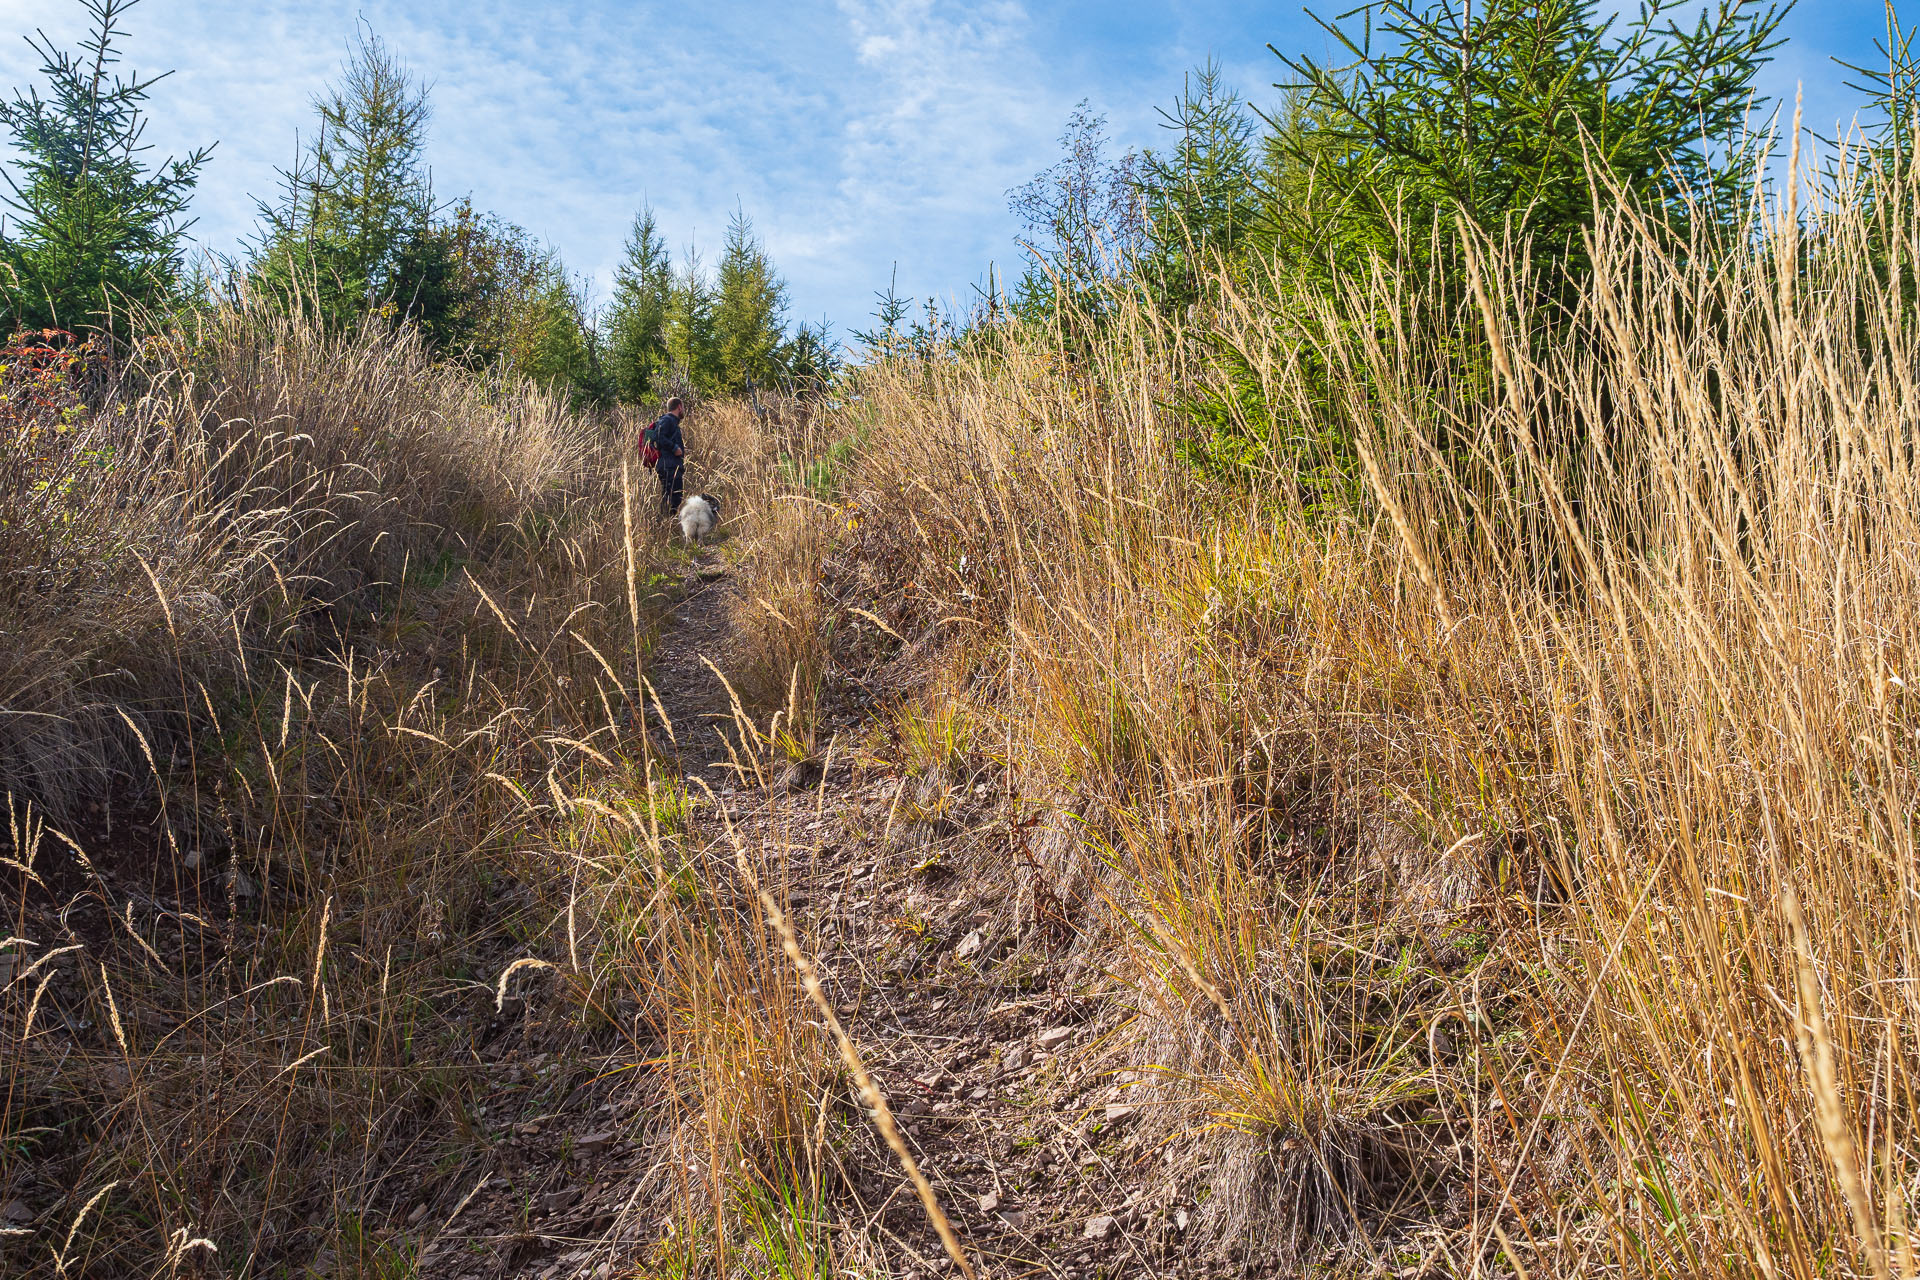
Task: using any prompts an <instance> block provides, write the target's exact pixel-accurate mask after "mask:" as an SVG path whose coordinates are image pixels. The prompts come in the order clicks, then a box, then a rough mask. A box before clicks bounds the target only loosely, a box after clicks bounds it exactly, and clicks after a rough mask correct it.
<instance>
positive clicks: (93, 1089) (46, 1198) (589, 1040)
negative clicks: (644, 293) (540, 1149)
mask: <svg viewBox="0 0 1920 1280" xmlns="http://www.w3.org/2000/svg"><path fill="white" fill-rule="evenodd" d="M69 407H70V408H71V407H72V406H69ZM61 425H63V426H64V427H65V428H66V429H65V430H64V431H61V432H59V433H58V436H59V439H60V440H61V441H62V442H63V446H64V447H65V449H66V451H67V452H66V453H65V454H64V455H61V456H59V457H56V458H55V460H54V462H55V465H66V466H68V469H69V471H70V472H71V473H72V474H73V475H74V476H76V477H78V478H80V479H81V480H83V481H84V483H83V484H77V485H72V486H68V487H66V488H65V489H63V490H61V496H62V500H63V502H64V505H61V504H60V503H55V502H49V501H47V500H46V498H45V493H46V490H36V491H33V495H37V496H34V499H33V502H31V503H30V502H29V501H28V500H27V497H26V496H22V495H18V494H16V495H13V496H14V497H15V498H16V499H18V501H17V502H16V505H15V506H13V507H10V508H9V509H8V510H9V518H8V519H7V520H6V521H5V527H6V528H7V529H8V531H9V538H10V540H9V542H8V543H7V546H6V554H7V556H8V559H7V560H6V561H5V563H4V566H3V567H4V569H5V571H6V578H5V580H4V581H5V583H6V585H7V589H8V590H9V591H10V592H11V595H10V597H9V598H10V600H11V601H12V602H13V605H14V607H15V610H14V612H13V613H11V614H10V620H9V624H8V626H7V627H6V629H5V632H4V634H0V671H4V672H6V673H9V674H8V675H7V676H6V677H5V678H6V679H8V680H10V681H11V683H8V684H6V685H4V686H0V708H3V709H4V710H0V762H4V766H5V768H6V772H5V773H4V775H0V783H4V788H5V790H6V792H7V796H8V814H9V822H10V826H9V829H8V834H7V836H5V837H4V838H0V848H4V851H5V855H6V861H5V862H4V864H0V865H3V867H4V875H5V877H6V882H7V884H8V893H9V896H8V900H7V901H8V908H9V910H8V913H7V914H8V917H9V919H8V922H7V925H6V926H5V927H4V928H3V929H0V934H3V935H5V941H4V943H0V1044H4V1045H5V1051H4V1053H0V1206H5V1207H7V1209H8V1216H7V1218H6V1220H5V1221H4V1222H0V1228H4V1230H5V1233H6V1234H5V1236H4V1237H0V1269H4V1270H6V1271H7V1273H8V1274H22V1275H75V1276H77V1275H103V1276H104V1275H172V1274H198V1273H200V1272H199V1271H197V1270H196V1268H198V1269H201V1270H204V1269H207V1268H211V1269H213V1270H215V1271H220V1272H223V1273H225V1272H230V1273H233V1274H289V1275H304V1274H314V1275H320V1274H324V1275H328V1276H360V1275H364V1276H380V1277H387V1278H391V1277H397V1276H401V1275H405V1274H409V1273H410V1272H411V1269H412V1268H413V1267H415V1266H416V1265H417V1263H418V1260H419V1255H420V1251H421V1249H422V1248H423V1247H424V1246H425V1245H426V1244H427V1243H430V1241H431V1239H432V1237H433V1235H434V1234H435V1232H436V1231H437V1230H438V1228H439V1226H440V1223H441V1217H442V1216H443V1215H445V1214H446V1213H448V1212H450V1211H451V1210H452V1209H453V1208H454V1207H455V1206H456V1205H457V1204H458V1203H459V1202H460V1201H461V1199H462V1196H463V1194H466V1193H470V1187H471V1185H472V1184H473V1183H474V1181H475V1178H476V1173H475V1170H476V1169H479V1170H484V1168H485V1162H486V1159H487V1154H486V1153H487V1152H488V1151H489V1150H490V1149H491V1148H492V1147H493V1146H494V1145H495V1144H496V1143H497V1142H498V1141H499V1140H500V1137H501V1135H502V1134H503V1133H504V1132H505V1131H506V1127H507V1126H509V1125H510V1124H511V1123H512V1121H513V1118H514V1115H515V1114H516V1112H517V1110H518V1109H519V1108H520V1106H522V1105H523V1103H524V1099H523V1097H522V1095H523V1094H524V1095H525V1098H532V1097H534V1096H535V1095H536V1094H538V1093H539V1092H540V1088H541V1081H539V1080H534V1081H532V1082H531V1083H529V1082H527V1080H526V1077H525V1072H524V1070H522V1069H520V1068H517V1067H511V1066H509V1065H508V1064H506V1063H505V1062H496V1061H495V1058H496V1057H497V1056H498V1055H497V1054H496V1053H495V1052H494V1050H493V1049H492V1048H490V1047H489V1046H490V1045H491V1044H492V1043H493V1042H494V1041H495V1040H496V1038H498V1037H500V1036H505V1037H506V1038H507V1039H508V1040H509V1041H511V1040H513V1039H514V1038H515V1037H516V1036H517V1037H520V1038H522V1039H526V1040H528V1041H529V1042H533V1043H539V1044H542V1045H545V1046H546V1047H547V1048H548V1049H549V1050H551V1051H552V1055H553V1056H554V1058H555V1059H556V1068H564V1070H559V1072H558V1075H557V1076H556V1077H555V1078H556V1079H557V1080H558V1082H559V1085H558V1087H559V1088H560V1090H561V1093H562V1094H564V1093H565V1092H566V1091H567V1090H568V1089H570V1088H572V1087H573V1082H575V1081H577V1080H578V1079H580V1078H581V1073H582V1072H589V1073H590V1072H592V1071H594V1070H600V1069H604V1068H605V1067H606V1066H607V1064H608V1063H609V1061H611V1062H613V1063H616V1064H618V1063H625V1064H626V1068H627V1069H628V1070H631V1071H633V1072H635V1073H637V1075H638V1076H639V1077H641V1078H644V1079H645V1080H646V1081H647V1082H648V1083H647V1088H649V1089H652V1090H653V1091H654V1092H655V1094H656V1095H657V1099H656V1100H657V1103H658V1105H657V1107H656V1108H655V1112H656V1114H659V1115H663V1116H670V1117H672V1120H671V1121H670V1122H669V1123H667V1124H665V1125H664V1127H663V1130H662V1132H661V1133H659V1134H657V1135H651V1136H653V1137H657V1138H658V1139H659V1140H660V1141H662V1142H663V1143H665V1144H666V1146H665V1147H664V1148H663V1149H666V1150H671V1151H675V1152H679V1153H681V1154H682V1155H683V1156H684V1159H681V1160H679V1161H676V1162H669V1164H668V1165H666V1166H664V1167H668V1168H671V1169H674V1170H677V1174H676V1176H675V1177H673V1178H670V1179H669V1184H670V1185H666V1186H663V1187H658V1188H655V1189H654V1190H655V1191H656V1192H657V1193H658V1194H659V1195H660V1196H661V1197H664V1198H663V1199H660V1200H658V1201H657V1202H655V1203H672V1204H677V1205H679V1206H680V1212H681V1213H682V1215H683V1217H684V1218H685V1220H686V1222H687V1223H698V1222H700V1221H702V1220H703V1219H704V1220H705V1221H707V1222H708V1223H710V1224H714V1225H715V1226H716V1227H717V1230H716V1231H715V1233H714V1234H715V1238H716V1241H717V1243H716V1244H713V1245H711V1246H708V1247H707V1248H706V1252H707V1254H708V1255H713V1254H714V1250H716V1249H717V1250H718V1255H717V1256H718V1257H719V1258H720V1259H721V1260H722V1262H723V1264H724V1259H725V1257H726V1256H727V1254H728V1253H729V1251H731V1250H734V1249H735V1248H737V1247H738V1246H737V1245H736V1244H735V1243H733V1242H734V1241H736V1240H737V1239H739V1238H742V1237H741V1233H742V1232H743V1231H745V1232H746V1234H747V1236H748V1237H751V1236H752V1231H751V1230H750V1229H749V1228H748V1227H743V1226H742V1225H741V1223H742V1221H743V1220H746V1219H751V1218H752V1214H751V1213H749V1212H748V1210H751V1209H753V1208H754V1207H755V1206H762V1207H764V1205H765V1204H766V1203H779V1202H782V1200H783V1199H787V1200H793V1199H794V1198H795V1197H797V1198H798V1199H797V1200H795V1202H796V1203H806V1204H813V1205H817V1204H818V1203H819V1201H820V1199H821V1196H822V1194H823V1193H822V1190H821V1188H822V1176H823V1175H822V1173H821V1169H820V1162H819V1153H820V1137H819V1135H818V1133H817V1132H816V1125H817V1121H818V1120H819V1119H820V1117H821V1116H822V1114H823V1112H822V1111H821V1107H822V1105H823V1102H824V1101H825V1100H826V1099H827V1098H828V1096H829V1094H830V1090H828V1088H827V1084H826V1082H828V1081H830V1080H831V1078H832V1066H831V1063H832V1059H831V1057H830V1052H831V1050H830V1048H829V1047H828V1046H827V1045H826V1044H825V1043H824V1042H823V1041H821V1040H820V1039H819V1038H818V1036H817V1035H816V1034H815V1033H814V1032H813V1031H812V1030H811V1023H810V1021H809V1018H808V1016H807V1015H806V1014H805V1012H804V1004H805V997H804V994H803V993H802V992H801V991H800V989H799V987H798V986H797V985H796V984H795V983H794V981H793V980H792V975H791V970H790V968H789V966H788V962H787V960H786V957H785V956H784V955H783V954H782V952H781V946H780V942H779V939H778V937H777V936H775V935H774V934H773V933H771V932H770V930H769V929H768V927H767V921H766V920H765V918H764V916H762V915H761V914H760V911H761V908H760V905H759V903H758V901H757V900H756V899H755V898H754V897H753V895H752V894H750V893H748V892H746V891H745V890H744V888H743V887H742V885H741V883H740V881H739V878H738V871H737V869H736V867H735V866H734V865H732V860H731V859H730V858H726V859H723V860H721V861H719V862H715V861H714V857H715V855H714V853H713V851H711V850H705V849H702V848H698V847H694V846H692V845H689V844H686V843H685V841H684V840H683V836H684V832H685V828H686V817H687V811H688V806H687V797H686V795H685V792H684V787H683V784H681V783H680V782H679V781H678V779H677V778H676V776H675V775H674V774H673V772H672V770H671V769H670V768H667V769H664V770H663V769H662V768H661V767H660V762H659V760H658V759H657V757H656V754H655V746H654V744H653V743H652V742H651V741H650V740H649V738H648V735H647V733H646V731H645V729H644V728H643V721H644V714H645V713H644V711H643V702H644V700H645V698H644V693H643V684H642V681H643V679H644V673H645V668H646V659H647V656H648V652H649V649H650V646H651V645H652V643H653V633H654V631H655V628H656V626H657V623H658V619H659V617H660V615H661V613H662V611H663V609H664V608H665V607H666V605H667V604H669V603H670V601H671V598H672V595H673V593H674V588H675V586H676V584H677V581H678V578H677V573H678V566H679V565H680V564H681V563H683V553H681V552H679V551H677V550H675V549H674V548H673V546H672V543H671V540H670V538H669V536H668V530H667V527H666V525H665V523H664V522H663V521H659V520H656V519H654V518H653V512H654V510H655V503H656V497H655V494H654V492H653V488H652V481H651V477H646V478H645V484H644V486H642V485H641V484H640V482H639V480H640V478H639V477H638V476H633V475H624V476H623V474H622V472H621V469H620V459H621V457H622V455H624V454H625V453H626V452H627V449H628V445H629V441H630V434H631V431H630V428H631V426H632V424H630V423H629V424H612V425H609V426H602V425H597V424H593V423H590V422H587V421H584V420H582V419H579V418H577V417H575V416H573V415H571V414H569V413H567V412H566V411H565V410H564V409H563V408H562V407H561V406H559V405H558V404H557V403H555V402H553V401H551V400H549V399H547V398H545V397H543V396H541V395H540V394H539V393H537V392H535V391H533V390H531V389H529V388H527V387H524V386H522V385H519V384H516V383H512V382H505V383H494V382H489V381H486V380H483V379H476V378H475V377H473V376H471V375H469V374H467V373H465V372H463V371H460V370H457V369H450V368H441V367H437V366H433V365H432V364H430V362H429V361H428V359H427V357H426V355H425V353H424V351H423V350H422V349H421V348H420V347H419V345H418V344H417V342H416V341H415V340H414V339H413V338H411V337H409V336H407V335H404V334H402V335H395V334H389V333H386V332H383V331H380V330H377V329H369V330H368V331H366V332H364V333H360V334H354V335H345V336H328V335H324V334H321V333H319V332H317V331H316V330H314V329H313V328H311V327H309V326H306V325H304V324H303V323H301V322H299V321H297V320H290V319H288V318H286V317H283V316H277V315H275V314H273V313H272V312H270V311H268V310H266V309H264V308H255V307H252V306H250V305H247V306H242V307H241V308H238V309H233V310H227V311H216V312H213V313H210V314H208V315H207V316H205V317H203V318H202V320H201V321H200V324H199V327H198V328H196V329H194V330H193V331H191V332H183V333H176V334H173V335H170V336H168V337H166V338H164V339H161V340H157V341H156V342H155V343H154V344H152V345H151V346H150V347H149V348H148V349H147V350H146V351H145V352H143V353H142V355H141V356H140V358H139V361H138V362H137V364H136V365H135V367H134V368H133V369H132V370H131V371H130V372H129V374H128V375H127V376H126V377H124V378H122V379H121V380H120V381H118V382H117V383H115V384H114V385H113V389H112V392H111V395H110V397H109V398H108V399H107V400H106V403H105V404H104V406H92V407H91V408H90V409H89V408H88V407H86V406H81V407H80V408H77V409H75V410H74V412H73V413H71V414H69V415H68V416H67V417H66V418H65V419H63V420H62V423H61ZM24 431H25V428H24V427H23V428H22V438H23V439H24V438H25V436H24ZM35 438H36V439H41V438H42V437H39V436H36V437H35ZM740 456H741V457H744V458H746V459H747V461H749V462H750V461H751V455H750V454H749V453H747V451H745V450H742V451H740ZM748 474H750V473H748ZM693 478H694V479H695V481H696V482H698V483H700V484H701V486H702V487H704V488H708V489H710V490H711V491H714V492H717V493H721V494H723V495H725V496H724V497H723V501H728V502H730V501H731V499H732V497H733V496H734V493H735V491H736V490H738V489H740V488H742V486H743V485H744V484H745V481H742V480H740V479H738V478H736V477H734V476H733V475H732V474H731V473H729V472H722V473H719V474H714V475H707V476H700V475H696V476H695V477H693ZM23 514H24V515H26V516H31V517H33V518H34V519H36V520H38V521H39V524H38V525H37V526H35V527H31V528H26V529H25V530H24V532H23V524H24V522H23V520H22V519H21V517H22V515H23ZM730 514H731V512H730ZM49 581H51V582H57V583H59V584H61V589H60V590H59V591H58V592H55V593H52V594H47V593H44V592H38V593H37V592H36V591H35V590H33V586H34V584H36V583H42V582H49ZM50 743H51V744H53V747H50V746H49V745H48V744H50ZM56 748H57V751H58V752H59V754H57V755H50V754H49V752H50V751H52V750H54V749H56ZM761 874H762V875H763V876H765V877H766V878H767V879H768V881H769V882H770V883H777V882H778V879H779V875H778V870H777V868H773V867H763V868H761ZM623 1009H624V1010H627V1011H628V1012H627V1014H626V1015H623V1013H622V1010H623ZM503 1090H504V1094H505V1098H506V1102H505V1104H504V1105H503V1103H502V1095H503ZM696 1175H697V1176H696ZM767 1196H772V1197H773V1199H772V1200H767V1199H766V1197H767ZM756 1197H759V1198H756ZM416 1202H417V1203H419V1204H422V1205H430V1206H432V1207H433V1209H434V1216H431V1217H427V1218H425V1220H424V1221H422V1220H421V1219H420V1216H419V1215H418V1214H409V1212H408V1211H409V1209H410V1208H412V1206H413V1205H414V1204H415V1203H416ZM22 1210H24V1212H22ZM743 1215H745V1218H744V1219H743ZM762 1216H764V1215H762ZM749 1226H750V1223H749ZM762 1234H764V1233H762ZM682 1238H683V1239H692V1238H695V1236H693V1235H687V1234H683V1236H682ZM796 1247H797V1246H796ZM702 1265H712V1257H711V1256H709V1259H708V1262H707V1263H705V1264H702Z"/></svg>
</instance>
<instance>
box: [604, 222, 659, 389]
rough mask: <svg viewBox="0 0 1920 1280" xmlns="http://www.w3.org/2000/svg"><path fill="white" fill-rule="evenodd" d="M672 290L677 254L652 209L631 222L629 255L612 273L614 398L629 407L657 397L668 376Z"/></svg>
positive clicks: (610, 357) (610, 353)
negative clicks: (668, 328) (671, 249)
mask: <svg viewBox="0 0 1920 1280" xmlns="http://www.w3.org/2000/svg"><path fill="white" fill-rule="evenodd" d="M673 290H674V275H673V254H672V253H671V251H670V250H668V248H667V242H666V237H665V236H664V235H662V234H661V232H660V227H659V224H658V223H657V222H656V221H655V219H654V216H653V210H652V208H651V207H643V208H642V209H641V210H640V212H639V214H638V215H637V216H635V218H634V220H633V233H632V234H631V235H629V236H628V237H627V246H626V254H625V256H624V257H623V258H622V260H621V262H620V265H619V266H618V267H617V268H615V270H614V278H613V301H612V303H611V304H610V305H609V307H608V309H607V318H606V325H605V328H606V335H607V366H608V375H609V377H610V378H611V380H612V384H613V390H614V393H615V394H616V395H617V396H618V398H619V399H620V400H622V401H624V402H626V403H628V404H640V403H642V402H644V401H646V400H648V399H650V398H652V397H654V396H656V395H657V394H658V392H657V389H656V388H657V386H658V384H659V383H660V382H661V381H662V380H663V379H664V377H665V375H666V372H667V365H668V354H667V315H668V310H669V308H670V307H671V306H672V302H673Z"/></svg>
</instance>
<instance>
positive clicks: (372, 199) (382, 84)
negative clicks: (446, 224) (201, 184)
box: [255, 32, 439, 323]
mask: <svg viewBox="0 0 1920 1280" xmlns="http://www.w3.org/2000/svg"><path fill="white" fill-rule="evenodd" d="M314 106H315V108H316V110H317V111H318V113H319V116H320V121H319V130H318V131H317V132H316V134H315V135H314V138H313V140H312V142H311V143H309V144H308V146H307V147H306V149H305V151H304V153H303V154H302V155H301V156H300V158H299V159H298V160H297V161H296V162H295V164H294V167H293V168H292V169H289V170H283V171H282V172H281V178H282V180H283V183H284V185H285V189H286V194H285V196H284V198H283V200H282V202H281V203H280V204H279V205H278V206H272V205H268V204H266V203H264V202H262V203H261V205H260V214H261V218H262V221H263V223H264V224H265V225H264V227H263V231H262V235H261V243H260V250H259V253H258V255H257V257H256V260H255V271H256V274H257V275H258V276H259V277H261V278H262V279H264V280H265V281H267V282H268V283H270V284H274V285H277V286H279V287H280V288H281V289H283V290H285V291H287V292H290V293H300V294H304V295H309V296H310V297H311V300H312V301H313V302H315V303H316V304H317V305H318V307H319V309H320V311H321V313H322V315H323V316H324V317H326V318H327V319H329V320H330V321H334V322H337V323H347V322H351V321H352V320H353V319H354V318H356V317H357V316H359V315H362V314H364V313H366V312H368V311H374V310H382V309H384V310H385V311H386V312H387V313H388V314H389V315H393V314H400V313H412V312H413V311H414V310H415V308H416V307H417V303H418V298H417V297H416V296H415V295H416V294H417V293H418V292H419V289H418V288H417V286H418V285H419V284H420V283H421V282H422V280H423V279H425V278H428V277H430V276H431V275H433V274H434V273H436V272H437V271H438V266H439V264H437V263H436V262H435V261H434V260H433V259H434V258H435V257H436V256H437V255H436V254H435V251H434V247H433V246H432V244H431V240H432V216H433V196H432V192H431V190H430V188H429V186H428V183H427V178H426V174H425V172H424V171H423V168H422V164H421V152H422V150H423V149H424V148H425V146H426V139H427V122H428V119H429V118H430V115H431V109H430V107H429V105H428V102H427V90H426V86H424V85H422V84H420V83H419V82H418V81H417V80H416V79H415V78H414V76H413V73H412V72H410V71H409V70H408V69H407V68H406V67H405V66H403V65H401V63H400V61H399V60H398V59H397V58H396V57H394V55H393V54H392V53H390V52H389V51H388V49H387V47H386V46H385V44H383V43H382V42H381V40H380V39H379V38H378V37H377V36H372V35H370V34H368V33H366V32H362V33H361V35H360V37H359V39H358V40H357V42H356V44H355V46H354V48H353V50H352V52H351V54H350V55H349V57H348V62H347V67H346V72H345V75H344V76H343V77H342V79H341V81H340V83H339V84H337V85H335V86H332V87H331V88H329V89H328V91H327V92H326V93H325V94H324V95H323V96H321V97H320V98H318V99H316V100H315V103H314Z"/></svg>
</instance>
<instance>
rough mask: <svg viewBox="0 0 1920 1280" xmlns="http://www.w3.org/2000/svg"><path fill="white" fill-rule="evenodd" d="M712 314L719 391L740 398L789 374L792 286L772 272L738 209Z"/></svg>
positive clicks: (730, 225) (729, 230) (729, 232)
mask: <svg viewBox="0 0 1920 1280" xmlns="http://www.w3.org/2000/svg"><path fill="white" fill-rule="evenodd" d="M717 275H718V280H717V282H716V283H717V286H718V288H717V297H716V298H715V301H714V308H713V347H714V355H715V361H716V364H715V371H714V390H716V391H719V392H720V393H721V394H723V395H739V394H740V393H742V392H744V391H747V390H749V389H750V388H753V387H770V386H772V385H774V384H775V383H777V382H778V381H779V380H780V379H781V377H782V376H783V375H784V374H785V372H786V370H785V366H784V363H783V361H782V359H781V356H782V346H783V343H784V341H785V334H786V312H787V285H786V282H785V281H784V280H782V279H781V278H780V276H779V274H778V273H777V272H775V271H774V269H773V261H772V259H770V258H769V257H768V256H767V251H766V248H765V247H764V246H763V245H762V244H761V243H760V241H759V239H758V237H756V236H755V235H754V234H753V223H752V222H751V221H749V220H748V218H747V215H746V213H745V212H744V211H741V210H738V209H736V210H735V211H734V215H733V218H732V220H731V221H730V222H728V224H727V242H726V247H725V248H724V249H723V250H722V252H721V255H720V269H719V271H718V273H717Z"/></svg>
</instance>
